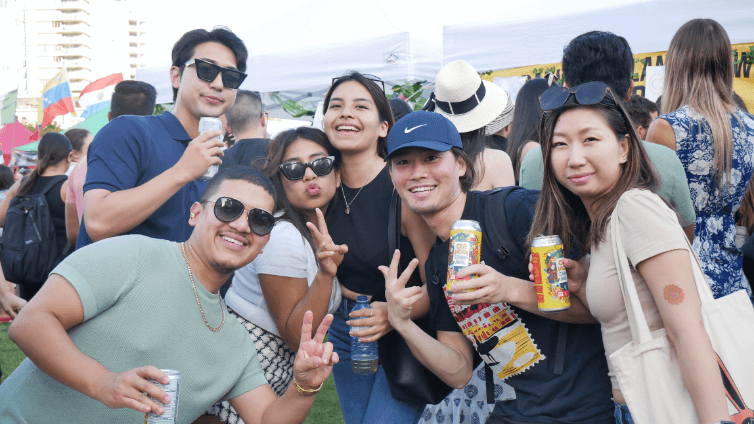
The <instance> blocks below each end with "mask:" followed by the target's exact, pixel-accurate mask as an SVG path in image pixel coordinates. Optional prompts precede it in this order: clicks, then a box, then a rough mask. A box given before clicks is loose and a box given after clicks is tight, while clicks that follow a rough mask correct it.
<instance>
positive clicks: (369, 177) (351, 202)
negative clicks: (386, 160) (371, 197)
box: [340, 171, 374, 215]
mask: <svg viewBox="0 0 754 424" xmlns="http://www.w3.org/2000/svg"><path fill="white" fill-rule="evenodd" d="M373 173H374V171H372V173H370V174H369V176H368V177H367V182H365V183H364V185H363V186H361V188H360V189H359V191H357V192H356V196H353V199H351V201H350V202H349V201H348V199H346V189H345V186H346V185H345V184H344V183H342V182H341V183H340V191H341V193H343V201H344V202H345V203H346V215H350V214H351V205H353V202H354V201H355V200H356V198H357V197H359V193H361V190H363V189H364V187H366V186H367V184H369V180H371V179H372V174H373Z"/></svg>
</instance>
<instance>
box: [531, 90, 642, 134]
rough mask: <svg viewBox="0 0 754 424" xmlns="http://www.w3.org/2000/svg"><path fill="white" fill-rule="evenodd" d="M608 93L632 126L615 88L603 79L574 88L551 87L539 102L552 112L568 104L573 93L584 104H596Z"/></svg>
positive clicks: (577, 100) (624, 118)
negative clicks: (602, 80)
mask: <svg viewBox="0 0 754 424" xmlns="http://www.w3.org/2000/svg"><path fill="white" fill-rule="evenodd" d="M607 93H610V97H611V98H612V99H613V103H615V108H616V109H618V111H619V112H620V114H621V116H622V117H623V121H624V122H625V123H626V124H627V126H630V122H631V120H630V119H629V118H628V116H627V115H626V112H625V111H624V110H623V107H622V106H621V105H620V103H619V102H618V100H617V98H616V97H615V94H614V93H613V90H612V89H611V88H610V87H608V86H607V84H605V83H604V82H601V81H592V82H587V83H584V84H581V85H577V86H576V87H574V88H568V87H560V86H554V87H550V88H548V89H547V90H545V92H544V93H542V95H541V96H539V104H540V105H541V106H542V110H543V111H545V112H550V111H553V110H555V109H557V108H559V107H561V106H563V105H564V104H566V102H567V101H568V99H569V98H570V97H571V95H573V97H574V99H575V100H576V103H577V104H580V105H584V106H587V105H596V104H597V103H599V102H601V101H602V99H604V98H605V96H607ZM544 122H545V120H544V119H543V120H542V124H543V125H544Z"/></svg>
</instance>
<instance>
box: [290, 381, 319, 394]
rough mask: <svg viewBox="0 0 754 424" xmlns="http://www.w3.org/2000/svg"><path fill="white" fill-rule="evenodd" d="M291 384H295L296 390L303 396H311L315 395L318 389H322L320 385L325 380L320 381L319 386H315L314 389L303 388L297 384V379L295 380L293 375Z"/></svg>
mask: <svg viewBox="0 0 754 424" xmlns="http://www.w3.org/2000/svg"><path fill="white" fill-rule="evenodd" d="M293 384H294V385H295V386H296V391H297V392H299V393H301V394H302V395H304V396H311V395H316V394H317V392H318V391H320V390H322V386H323V385H324V384H325V382H324V381H323V382H322V383H320V385H319V387H317V388H316V389H305V388H303V387H301V386H299V384H298V381H296V378H295V377H294V378H293Z"/></svg>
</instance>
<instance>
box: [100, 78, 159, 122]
mask: <svg viewBox="0 0 754 424" xmlns="http://www.w3.org/2000/svg"><path fill="white" fill-rule="evenodd" d="M156 101H157V91H155V89H154V87H152V84H149V83H146V82H144V81H133V80H127V81H121V82H119V83H118V84H117V85H116V86H115V91H113V98H112V99H111V100H110V118H111V119H115V118H117V117H119V116H121V115H139V116H149V115H151V114H153V113H154V105H155V102H156Z"/></svg>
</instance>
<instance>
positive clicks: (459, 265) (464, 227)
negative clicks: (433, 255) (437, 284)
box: [445, 220, 482, 294]
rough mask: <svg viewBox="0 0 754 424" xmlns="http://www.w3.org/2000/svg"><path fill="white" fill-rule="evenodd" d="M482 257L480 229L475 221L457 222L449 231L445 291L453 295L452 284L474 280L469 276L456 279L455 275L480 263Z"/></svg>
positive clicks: (472, 276) (474, 276)
mask: <svg viewBox="0 0 754 424" xmlns="http://www.w3.org/2000/svg"><path fill="white" fill-rule="evenodd" d="M481 256H482V227H480V226H479V223H478V222H476V221H470V220H458V221H456V222H454V223H453V227H451V229H450V254H449V255H448V281H447V282H446V283H445V291H446V292H447V293H448V294H452V293H453V284H454V283H455V282H457V281H468V280H470V279H472V278H476V275H471V276H468V277H466V278H458V277H456V274H457V273H458V272H459V271H460V270H462V269H464V268H466V267H468V266H470V265H476V264H478V263H479V262H480V260H481Z"/></svg>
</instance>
